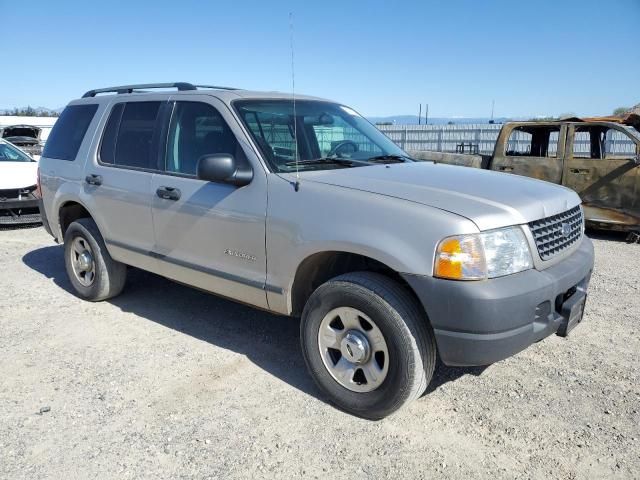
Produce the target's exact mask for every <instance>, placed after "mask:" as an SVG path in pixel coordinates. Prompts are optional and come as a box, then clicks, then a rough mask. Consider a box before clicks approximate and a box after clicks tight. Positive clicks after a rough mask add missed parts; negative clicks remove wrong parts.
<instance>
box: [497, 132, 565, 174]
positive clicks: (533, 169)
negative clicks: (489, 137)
mask: <svg viewBox="0 0 640 480" xmlns="http://www.w3.org/2000/svg"><path fill="white" fill-rule="evenodd" d="M564 143H565V127H564V126H563V125H560V124H552V125H535V124H532V123H528V124H521V125H517V124H516V125H505V126H504V127H503V129H502V131H501V132H500V137H499V139H498V142H497V143H496V151H495V152H494V156H493V159H492V161H491V164H490V165H491V166H490V169H491V170H495V171H498V172H507V173H515V174H517V175H523V176H525V177H532V178H537V179H540V180H546V181H548V182H553V183H560V182H561V180H562V165H563V152H564Z"/></svg>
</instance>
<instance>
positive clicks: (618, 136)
mask: <svg viewBox="0 0 640 480" xmlns="http://www.w3.org/2000/svg"><path fill="white" fill-rule="evenodd" d="M409 153H410V154H411V155H412V156H413V157H414V158H416V159H419V160H432V161H435V162H438V163H448V164H454V165H463V166H468V167H476V168H484V169H488V170H496V171H499V172H509V173H515V174H518V175H524V176H527V177H533V178H538V179H541V180H546V181H548V182H553V183H558V184H561V185H564V186H566V187H569V188H571V189H573V190H575V191H576V192H577V193H578V194H579V195H580V197H581V198H582V201H583V208H584V213H585V219H586V221H587V224H588V225H589V226H591V227H594V228H604V229H609V230H623V231H637V230H639V229H640V197H639V194H640V169H639V168H638V167H639V165H640V116H639V115H635V114H631V115H627V116H626V117H622V118H620V117H594V118H569V119H564V120H561V121H554V122H535V121H534V122H509V123H506V124H505V125H504V126H503V127H502V129H501V131H500V134H499V136H498V140H497V141H496V145H495V148H494V153H493V155H491V156H489V155H465V154H454V153H441V152H427V151H410V152H409Z"/></svg>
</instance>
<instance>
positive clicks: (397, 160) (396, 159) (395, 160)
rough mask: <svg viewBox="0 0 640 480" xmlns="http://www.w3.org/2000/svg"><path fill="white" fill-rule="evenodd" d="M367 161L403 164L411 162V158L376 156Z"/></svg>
mask: <svg viewBox="0 0 640 480" xmlns="http://www.w3.org/2000/svg"><path fill="white" fill-rule="evenodd" d="M367 161H368V162H372V163H374V162H375V163H378V162H380V163H405V162H412V161H413V158H411V157H408V156H406V155H376V156H375V157H371V158H367Z"/></svg>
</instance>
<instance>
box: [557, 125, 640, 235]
mask: <svg viewBox="0 0 640 480" xmlns="http://www.w3.org/2000/svg"><path fill="white" fill-rule="evenodd" d="M639 153H640V149H639V146H638V141H637V140H634V139H633V138H632V137H631V136H630V135H629V134H628V133H627V132H626V131H625V129H624V127H621V126H617V125H612V124H607V123H588V124H580V123H572V124H569V128H568V132H567V148H566V153H565V156H566V161H565V168H564V174H563V182H562V183H563V185H565V186H567V187H569V188H571V189H573V190H575V191H576V192H577V193H578V194H579V195H580V197H581V198H582V201H583V206H584V211H585V217H586V220H587V221H588V222H590V223H591V224H595V225H596V226H598V225H600V226H606V227H608V228H617V229H625V230H626V229H630V228H634V227H637V226H638V225H640V199H638V194H639V193H640V188H639V185H638V183H639V182H640V173H639V172H638V170H639V168H638V164H637V155H638V154H639Z"/></svg>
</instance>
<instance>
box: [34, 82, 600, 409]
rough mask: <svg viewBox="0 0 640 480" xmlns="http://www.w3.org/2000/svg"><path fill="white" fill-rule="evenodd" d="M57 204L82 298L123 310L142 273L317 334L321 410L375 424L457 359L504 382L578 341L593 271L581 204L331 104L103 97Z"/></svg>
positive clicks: (153, 93) (85, 111)
mask: <svg viewBox="0 0 640 480" xmlns="http://www.w3.org/2000/svg"><path fill="white" fill-rule="evenodd" d="M168 89H175V91H174V90H171V91H167V90H168ZM40 187H41V191H42V197H43V198H42V205H41V210H42V214H43V220H44V225H45V227H46V228H47V229H48V230H49V232H50V233H51V234H52V235H53V237H54V238H55V239H56V241H58V242H64V247H65V248H64V252H65V263H66V269H67V272H68V275H69V278H70V280H71V283H72V284H73V286H74V288H75V290H76V291H77V293H78V295H79V296H81V297H82V298H85V299H87V300H91V301H98V300H105V299H108V298H111V297H113V296H115V295H118V294H119V293H120V292H121V291H122V289H123V287H124V285H125V277H126V274H127V266H134V267H138V268H141V269H144V270H148V271H150V272H154V273H156V274H159V275H163V276H165V277H167V278H170V279H173V280H175V281H178V282H181V283H185V284H188V285H192V286H194V287H197V288H200V289H203V290H206V291H209V292H212V293H215V294H217V295H221V296H224V297H227V298H230V299H233V300H237V301H239V302H243V303H246V304H250V305H253V306H255V307H258V308H261V309H265V310H270V311H272V312H276V313H279V314H284V315H291V316H300V317H301V322H300V336H301V343H302V352H303V355H304V358H305V361H306V363H307V366H308V368H309V371H310V372H311V375H312V376H313V378H314V379H315V381H316V382H317V384H318V386H319V387H320V389H321V390H322V392H324V394H325V395H326V397H327V398H328V399H329V400H330V401H332V402H333V403H334V404H336V405H337V406H338V407H340V408H342V409H344V410H346V411H348V412H351V413H353V414H356V415H360V416H362V417H366V418H371V419H379V418H382V417H384V416H386V415H388V414H390V413H392V412H394V411H395V410H397V409H398V408H400V407H401V406H402V405H404V404H406V403H407V402H409V401H411V400H413V399H415V398H417V397H419V396H420V395H421V394H422V393H423V392H424V391H425V389H426V387H427V385H428V384H429V382H430V380H431V377H432V374H433V371H434V366H435V363H436V359H437V358H438V357H439V358H440V359H441V361H442V362H443V363H444V364H446V365H460V366H462V365H486V364H490V363H492V362H495V361H498V360H500V359H504V358H506V357H508V356H510V355H513V354H515V353H516V352H519V351H521V350H522V349H524V348H526V347H527V346H529V345H531V344H532V343H533V342H537V341H538V340H541V339H542V338H544V337H546V336H548V335H551V334H553V333H558V334H560V335H563V336H564V335H567V333H568V332H569V331H570V330H571V328H572V327H573V326H575V325H576V324H577V323H578V322H580V320H581V319H582V315H583V310H584V304H585V300H586V292H587V286H588V283H589V278H590V275H591V271H592V268H593V247H592V244H591V242H590V240H589V239H588V238H586V237H585V235H584V227H583V225H584V222H583V214H582V209H581V207H580V199H579V198H578V196H577V195H576V194H575V193H574V192H572V191H571V190H568V189H566V188H563V187H560V186H557V185H552V184H550V183H545V182H541V181H537V180H532V179H530V178H524V177H518V176H515V175H509V174H502V173H495V172H490V171H482V170H475V169H467V168H460V167H456V166H449V165H440V164H434V163H428V162H414V161H413V160H412V159H411V158H409V157H408V156H407V154H406V153H405V152H404V151H402V150H401V149H400V148H398V147H397V146H396V145H395V144H393V143H392V142H391V141H390V140H389V139H388V138H387V137H385V136H384V135H383V134H382V133H380V132H379V131H378V130H377V129H376V128H375V127H374V126H372V125H371V124H370V123H369V122H367V121H366V120H365V119H364V118H363V117H361V116H360V115H359V114H358V113H356V112H355V111H354V110H353V109H351V108H349V107H347V106H345V105H342V104H339V103H334V102H330V101H326V100H322V99H318V98H313V97H306V96H305V97H303V96H300V97H296V98H295V99H294V98H292V96H291V95H287V94H280V93H273V92H251V91H246V90H239V89H231V88H223V87H203V86H194V85H191V84H188V83H175V84H152V85H130V86H123V87H114V88H108V89H101V90H92V91H89V92H87V93H86V94H85V95H84V96H83V97H82V98H80V99H78V100H74V101H72V102H71V103H70V104H69V105H68V106H67V108H66V109H65V110H64V112H63V113H62V115H61V116H60V119H59V120H58V121H57V123H56V124H55V127H54V128H53V131H52V132H51V135H50V136H49V139H48V141H47V144H46V147H45V150H44V152H43V156H42V159H41V160H40Z"/></svg>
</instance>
